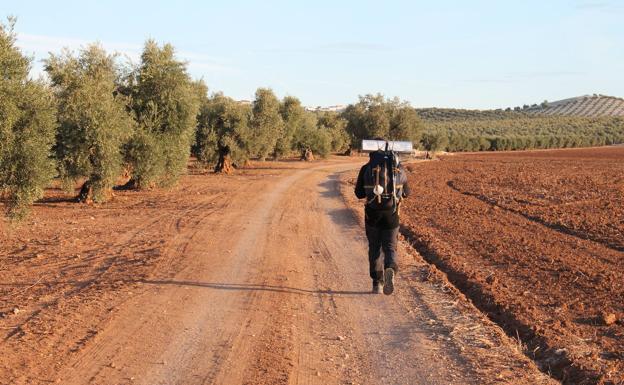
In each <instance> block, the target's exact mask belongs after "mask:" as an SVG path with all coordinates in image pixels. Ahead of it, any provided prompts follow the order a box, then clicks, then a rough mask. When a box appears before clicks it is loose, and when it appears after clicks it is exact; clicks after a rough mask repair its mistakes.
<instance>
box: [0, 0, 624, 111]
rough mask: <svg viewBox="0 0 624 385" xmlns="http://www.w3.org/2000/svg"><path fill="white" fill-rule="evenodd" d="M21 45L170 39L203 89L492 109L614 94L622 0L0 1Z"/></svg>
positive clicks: (621, 68)
mask: <svg viewBox="0 0 624 385" xmlns="http://www.w3.org/2000/svg"><path fill="white" fill-rule="evenodd" d="M0 15H2V16H8V15H15V16H17V17H18V24H17V32H18V34H19V41H18V44H19V45H20V46H21V47H22V48H23V49H24V51H26V52H28V53H29V54H31V55H34V57H35V59H36V62H35V65H34V69H33V72H34V73H35V74H36V73H37V72H40V71H41V64H40V60H41V59H42V58H45V57H46V56H47V52H48V51H53V52H58V51H59V50H60V49H61V47H63V46H68V47H70V48H78V47H80V46H81V45H84V44H86V43H89V42H92V41H96V40H97V41H100V42H101V43H102V44H103V45H104V46H105V47H106V48H107V49H109V50H116V51H119V52H121V53H124V54H127V55H128V56H129V57H130V58H134V59H135V60H136V58H137V56H138V54H139V52H140V50H141V46H142V44H143V42H144V40H145V39H146V38H148V37H153V38H155V39H156V40H158V41H161V42H170V43H172V44H173V45H174V46H175V47H176V48H177V50H178V52H179V56H180V57H181V58H184V59H185V60H188V61H189V71H190V73H191V74H192V75H193V76H194V77H196V78H199V77H203V78H204V79H205V81H206V82H207V84H208V86H209V87H210V89H211V90H212V91H218V90H221V91H223V92H224V93H225V94H226V95H229V96H232V97H234V98H236V99H251V98H252V97H253V93H254V91H255V89H256V88H257V87H261V86H262V87H271V88H273V89H274V91H275V92H276V93H277V94H278V96H284V95H294V96H297V97H299V98H300V99H301V100H302V102H303V103H304V104H305V105H309V106H316V105H323V106H327V105H333V104H346V103H350V102H353V101H355V100H356V99H357V96H358V95H359V94H365V93H374V92H382V93H383V94H385V95H386V96H398V97H400V98H402V99H405V100H408V101H410V102H411V103H412V105H414V106H416V107H429V106H437V107H464V108H496V107H507V106H516V105H521V104H524V103H529V104H531V103H539V102H541V101H542V100H544V99H548V100H551V101H553V100H557V99H561V98H566V97H571V96H578V95H582V94H588V93H602V94H606V95H614V96H624V0H617V1H615V0H612V1H609V0H604V1H589V0H588V1H585V0H579V1H575V0H568V1H560V0H553V1H548V0H541V1H534V0H528V1H513V2H512V1H506V0H500V1H448V0H447V1H385V2H382V1H367V0H357V1H355V0H354V1H338V0H335V1H294V0H293V1H272V0H266V1H225V0H221V1H218V2H217V1H183V0H179V1H177V3H176V2H173V1H134V0H125V1H89V0H80V1H3V2H2V3H0Z"/></svg>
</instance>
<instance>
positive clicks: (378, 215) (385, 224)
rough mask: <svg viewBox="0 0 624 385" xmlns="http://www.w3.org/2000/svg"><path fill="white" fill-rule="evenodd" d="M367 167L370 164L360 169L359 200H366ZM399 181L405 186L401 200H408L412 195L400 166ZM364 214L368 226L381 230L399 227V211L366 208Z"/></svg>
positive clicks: (356, 191) (357, 192)
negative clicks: (365, 181)
mask: <svg viewBox="0 0 624 385" xmlns="http://www.w3.org/2000/svg"><path fill="white" fill-rule="evenodd" d="M366 166H368V163H367V164H365V165H364V166H362V168H361V169H360V173H359V174H358V178H357V182H356V183H355V196H356V197H358V199H364V198H366V190H365V189H364V170H365V169H366ZM399 179H400V180H401V181H402V184H403V196H402V197H401V198H407V197H408V196H409V194H410V188H409V185H408V183H407V174H406V173H405V171H404V170H403V168H402V167H401V166H400V165H399ZM364 214H365V217H366V225H367V226H372V227H377V228H381V229H394V228H397V227H399V210H394V209H390V210H375V209H371V208H369V207H368V206H364Z"/></svg>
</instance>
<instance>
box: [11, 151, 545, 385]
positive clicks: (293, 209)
mask: <svg viewBox="0 0 624 385" xmlns="http://www.w3.org/2000/svg"><path fill="white" fill-rule="evenodd" d="M360 163H361V162H360ZM358 165H359V164H358V163H354V162H353V161H352V160H351V161H344V160H333V161H327V162H321V163H315V164H314V166H313V167H311V168H310V167H304V166H303V165H301V164H299V163H274V164H272V165H269V166H267V167H257V168H255V169H254V170H250V171H248V172H245V173H243V174H239V175H237V176H233V177H229V179H227V178H228V177H217V176H211V175H205V176H203V175H200V176H189V177H187V178H185V180H183V181H182V187H181V188H180V190H178V191H173V192H171V193H169V195H167V196H165V197H162V196H156V195H154V196H151V197H147V198H139V197H137V195H131V194H130V193H129V194H128V195H127V196H126V195H121V197H119V198H118V201H119V200H121V201H122V202H126V203H127V204H125V205H121V204H118V206H115V205H112V206H110V207H109V209H110V210H113V209H114V210H118V211H117V212H116V215H110V216H105V215H104V214H103V213H102V212H103V210H105V209H104V208H94V209H89V210H93V211H89V212H88V214H86V215H87V216H88V215H90V214H91V213H94V214H93V215H94V216H96V217H95V219H96V220H98V219H101V220H102V223H104V224H105V226H106V229H104V230H102V232H103V233H102V234H99V235H97V234H95V233H93V232H91V233H89V232H88V231H87V232H86V233H82V232H75V233H74V236H75V237H76V238H78V239H79V240H80V238H81V237H83V238H85V239H91V242H92V243H93V244H97V245H99V247H92V248H89V247H88V245H86V243H89V242H83V243H84V244H83V243H80V242H78V245H74V247H76V248H77V249H80V248H81V247H82V249H84V250H90V251H88V252H87V251H83V253H86V254H87V257H86V259H87V260H89V258H92V261H91V262H88V261H87V262H84V261H83V262H81V263H80V264H78V263H76V262H72V261H73V260H71V261H70V260H69V259H68V261H69V262H58V263H59V264H60V263H64V265H63V269H62V270H63V271H68V273H67V275H70V276H71V275H72V274H74V276H73V277H71V278H67V277H65V278H64V279H56V280H49V279H43V280H41V279H40V280H39V281H36V279H35V277H36V274H35V275H33V274H32V272H31V273H29V272H28V269H30V270H33V269H36V268H37V266H39V267H41V266H48V264H42V263H38V264H37V263H35V262H30V261H31V260H30V259H28V258H26V257H25V255H26V254H27V253H29V252H30V253H38V254H39V256H38V257H36V258H35V257H33V258H35V260H37V259H45V258H46V256H45V255H43V256H42V255H41V254H42V253H46V252H47V253H50V252H52V251H50V250H56V249H55V247H57V248H60V247H65V248H67V246H62V245H61V246H59V245H56V244H55V245H56V246H54V245H50V246H48V247H46V245H45V241H43V240H42V241H41V242H43V243H40V244H39V245H40V246H41V247H40V249H41V251H36V250H35V251H33V250H30V249H28V248H26V249H25V250H27V251H24V250H23V249H22V250H20V249H19V246H18V244H19V242H20V241H22V240H23V239H24V238H25V237H28V239H29V241H30V242H31V243H32V242H33V240H35V238H37V231H36V230H32V229H22V230H20V231H17V232H14V233H10V234H9V235H8V236H7V238H6V239H7V240H8V243H7V244H11V245H12V246H11V247H9V246H7V247H6V248H3V249H0V252H2V253H3V254H0V255H2V258H3V259H2V261H3V264H2V269H1V270H0V278H4V279H5V281H4V282H8V284H6V286H5V287H4V288H3V292H2V295H3V302H2V304H3V306H4V307H5V308H7V309H9V310H10V308H11V307H13V306H17V304H16V303H14V302H15V301H22V302H20V305H19V306H20V308H21V309H22V310H21V311H20V312H19V314H17V313H15V314H13V313H11V312H10V311H8V310H7V312H6V314H5V316H4V317H3V318H0V326H2V332H4V337H3V339H2V345H0V352H1V353H2V356H3V358H2V359H1V361H0V363H1V364H2V366H1V369H0V370H1V373H0V374H1V375H0V383H6V384H9V383H10V384H38V383H41V384H43V383H50V382H52V383H54V382H56V383H61V384H68V385H71V384H150V385H152V384H167V385H169V384H185V385H192V384H306V385H308V384H488V383H509V384H539V383H544V384H546V383H554V382H553V381H552V380H550V379H549V378H547V377H546V376H545V375H543V374H542V373H540V372H539V371H538V370H537V369H536V368H535V366H534V365H533V364H532V363H531V362H530V361H529V360H528V359H527V358H525V356H523V355H522V354H521V353H520V350H519V349H518V347H517V346H516V345H514V343H513V341H511V340H510V339H509V338H507V337H506V336H505V335H504V334H503V333H502V332H501V331H500V330H499V329H498V328H497V327H495V326H494V325H492V324H491V323H490V322H489V321H488V320H487V319H485V318H484V317H483V316H482V315H481V314H480V313H479V312H478V311H477V310H475V309H474V307H472V305H470V304H469V303H468V301H466V300H465V298H464V297H463V296H462V295H461V294H458V293H457V292H456V291H455V290H453V288H452V287H449V285H448V283H446V282H445V281H444V279H443V278H440V277H439V276H438V274H437V273H436V272H435V271H433V270H432V269H431V268H430V267H429V266H428V265H427V264H425V263H424V262H423V261H422V260H421V259H420V257H419V256H418V255H416V254H414V251H412V250H409V247H407V246H406V245H405V244H404V243H402V244H401V259H400V261H401V265H402V271H401V274H400V276H399V281H398V283H397V291H396V292H395V294H394V295H392V296H383V295H371V294H369V291H370V289H371V287H370V280H369V278H368V271H367V270H368V267H367V261H366V248H365V239H364V236H363V231H362V227H361V218H360V217H359V216H358V211H354V210H353V206H354V202H353V201H350V200H349V199H346V200H345V198H344V195H343V192H345V191H347V190H348V189H349V186H348V185H346V184H343V183H342V182H341V179H340V175H341V174H340V173H341V172H343V171H347V170H352V169H353V168H355V167H357V166H358ZM224 181H227V183H223V182H224ZM343 190H344V191H343ZM347 192H348V191H347ZM134 194H137V193H134ZM172 196H175V197H177V198H175V199H174V198H172ZM167 197H168V198H167ZM124 199H126V200H124ZM141 199H143V200H141ZM176 199H180V203H179V205H177V204H176V202H178V201H176ZM135 201H136V202H135ZM137 202H138V203H137ZM163 202H164V203H163ZM152 203H153V205H152ZM70 205H71V204H69V203H66V204H63V203H60V204H58V205H57V207H52V208H49V207H39V208H37V210H39V211H38V212H37V213H36V218H37V220H40V221H44V222H45V221H46V220H47V221H52V220H53V219H50V216H48V217H47V218H48V219H45V218H43V217H44V215H43V214H44V213H48V214H49V212H48V211H46V210H55V209H56V210H70V211H71V210H77V209H75V208H73V207H72V206H70ZM147 208H153V210H147ZM75 218H78V219H77V222H78V225H77V226H78V227H79V228H82V225H81V223H82V222H84V221H86V222H85V223H88V221H89V219H81V218H82V217H78V216H75ZM87 218H88V217H87ZM91 218H94V217H91ZM137 218H140V220H139V219H137ZM59 220H60V219H59ZM92 220H93V219H92ZM128 223H130V224H131V225H128ZM54 226H55V225H54V224H51V223H49V224H48V227H46V230H45V231H43V234H47V233H46V231H50V232H52V233H54V230H50V229H49V227H54ZM40 233H41V231H40ZM94 234H95V235H94ZM70 235H71V232H70V233H68V234H65V235H62V236H61V237H65V236H70ZM107 237H108V238H110V237H113V238H114V239H113V240H107V241H106V242H104V241H102V239H104V238H107ZM150 242H151V243H152V244H149V243H150ZM74 243H75V242H74ZM96 249H97V250H99V251H94V250H96ZM139 251H140V252H139ZM5 253H6V254H5ZM9 253H11V254H10V255H9ZM106 253H110V254H108V255H107V256H106V258H105V259H104V260H99V259H96V257H95V254H97V255H98V257H97V258H104V257H102V256H101V254H106ZM60 254H62V253H61V252H59V255H60ZM28 255H30V254H28ZM20 256H24V258H21V257H20ZM89 256H92V257H89ZM18 257H20V258H18ZM83 259H85V258H83ZM24 261H27V262H24ZM128 261H131V262H132V263H129V262H128ZM9 264H12V265H13V275H11V276H10V279H9V278H7V277H9V274H10V273H9V271H10V269H11V266H9ZM72 264H73V265H72ZM74 265H77V266H81V268H80V269H78V268H71V266H74ZM146 266H147V267H146ZM91 267H93V268H91ZM45 268H47V269H52V270H47V271H56V270H55V269H57V268H58V267H57V268H50V267H49V266H48V267H45ZM42 274H43V273H42ZM46 274H48V273H46ZM44 276H46V277H47V275H45V274H44ZM28 279H29V280H28ZM60 281H62V283H61V282H60ZM37 290H39V291H41V292H38V291H37ZM44 292H45V301H44V300H43V299H42V298H44V294H43V293H44ZM28 298H30V299H28ZM11 301H13V302H11ZM44 305H45V306H44ZM68 309H70V310H68ZM43 329H45V330H44V331H45V332H43V331H42V330H43Z"/></svg>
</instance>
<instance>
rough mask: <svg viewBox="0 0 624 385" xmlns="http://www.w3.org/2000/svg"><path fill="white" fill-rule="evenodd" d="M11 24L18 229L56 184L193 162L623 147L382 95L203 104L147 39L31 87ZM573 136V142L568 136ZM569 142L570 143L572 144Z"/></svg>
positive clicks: (10, 168)
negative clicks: (347, 100) (316, 105)
mask: <svg viewBox="0 0 624 385" xmlns="http://www.w3.org/2000/svg"><path fill="white" fill-rule="evenodd" d="M14 25H15V20H14V19H9V22H8V23H7V24H3V23H0V71H1V74H0V198H2V200H3V201H4V202H5V207H6V214H7V216H8V217H9V218H11V219H16V220H19V219H22V218H24V217H25V216H27V214H28V213H29V210H30V206H31V205H32V203H33V202H34V201H36V200H37V199H40V198H41V197H42V196H43V192H44V189H45V187H47V186H48V185H49V184H50V182H51V181H52V180H53V179H54V178H58V179H59V180H60V181H61V183H62V186H63V187H64V188H65V189H66V190H67V191H68V192H73V191H75V189H76V187H77V186H78V187H79V193H78V194H77V200H78V201H94V202H105V201H107V200H108V199H110V197H111V195H112V190H113V187H116V186H117V184H118V183H120V181H123V182H121V183H123V186H117V187H119V188H127V189H147V188H155V187H167V186H172V185H174V184H175V183H176V182H177V181H178V180H179V178H180V176H181V175H182V174H184V173H185V171H186V168H187V165H188V160H189V157H190V156H191V155H193V156H195V157H196V158H197V160H198V161H199V162H200V163H202V164H203V165H205V166H206V167H213V168H214V170H215V171H216V172H228V171H229V170H231V169H232V168H233V167H242V166H244V165H245V164H246V163H247V162H248V161H249V160H251V159H257V160H266V159H273V160H277V159H283V158H288V157H293V156H297V157H299V156H301V155H303V154H308V153H309V152H311V153H313V154H316V155H317V156H321V157H325V156H327V155H328V154H330V153H350V151H351V149H354V148H358V147H359V145H360V141H361V140H362V139H366V138H375V137H382V138H386V139H389V140H410V141H413V142H414V143H415V145H416V147H420V148H422V149H425V150H428V151H438V150H446V151H481V150H515V149H525V148H552V147H569V146H582V145H596V144H611V143H621V142H624V136H623V133H624V128H623V125H624V123H623V121H622V120H617V119H616V120H601V119H594V120H583V119H576V118H566V119H557V118H535V117H521V118H519V117H517V116H511V115H510V114H514V113H513V112H512V113H508V112H506V114H507V115H506V116H504V117H502V118H499V117H498V116H497V117H496V118H495V119H494V118H491V117H490V118H487V119H484V118H483V117H482V116H481V118H480V119H476V118H469V119H466V118H460V119H456V118H454V119H437V118H436V117H435V113H433V114H423V113H422V110H416V109H414V108H412V107H411V106H410V105H409V103H407V102H405V101H402V100H400V99H398V98H386V97H384V96H383V95H382V94H374V95H373V94H369V95H364V96H360V97H359V99H358V101H357V102H355V103H352V104H350V105H348V106H347V108H346V109H345V110H344V111H342V112H340V113H337V112H317V111H309V110H307V109H305V108H304V107H303V106H302V104H301V102H300V100H299V99H297V98H296V97H294V96H286V97H284V98H282V99H279V98H278V97H277V96H276V95H275V94H274V93H273V91H272V90H271V89H269V88H259V89H258V90H257V91H256V93H255V99H254V100H253V102H252V103H251V104H245V103H241V102H238V101H236V100H234V99H232V98H230V97H228V96H225V95H223V94H222V93H218V92H217V93H209V92H208V86H207V85H206V84H205V83H204V82H203V81H202V80H194V79H192V78H191V77H190V75H189V73H188V71H187V66H186V63H185V62H183V61H181V60H179V59H178V58H177V57H176V55H175V49H174V47H173V46H172V45H170V44H158V43H157V42H155V41H154V40H147V41H146V43H145V45H144V47H143V51H142V53H141V56H140V61H139V63H138V64H130V63H121V62H120V60H119V57H118V55H116V54H110V53H107V52H106V51H105V50H104V49H103V48H102V47H101V46H100V45H98V44H91V45H88V46H86V47H84V48H82V49H80V50H79V51H77V52H72V51H69V50H67V49H65V50H63V51H62V52H61V53H58V54H55V53H51V54H50V55H49V57H48V58H47V59H45V61H44V64H45V66H44V67H45V72H46V74H47V77H48V78H47V79H46V80H43V79H38V80H33V79H31V78H30V77H29V72H30V68H31V60H32V59H30V58H28V57H27V56H25V55H24V54H23V53H22V52H21V51H20V50H19V49H18V48H17V47H16V45H15V42H16V36H15V32H14ZM572 131H574V132H572ZM575 135H576V136H575Z"/></svg>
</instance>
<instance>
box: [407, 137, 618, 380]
mask: <svg viewBox="0 0 624 385" xmlns="http://www.w3.org/2000/svg"><path fill="white" fill-rule="evenodd" d="M408 169H409V170H410V185H411V186H412V190H413V198H412V199H410V200H408V201H406V203H405V205H404V207H403V208H402V210H403V213H402V216H403V219H404V226H403V228H402V231H403V233H404V234H405V235H406V236H407V237H408V239H409V240H410V241H411V242H412V243H413V244H414V246H415V247H416V248H417V249H418V250H419V251H420V253H421V254H422V255H423V256H424V257H425V258H426V259H427V260H428V261H429V262H431V263H433V264H435V265H436V266H438V267H439V268H440V269H441V270H443V271H445V272H446V273H447V275H448V277H449V279H450V280H451V281H452V282H453V283H454V284H455V285H456V286H457V287H459V288H460V289H461V290H462V291H463V292H464V293H466V294H467V295H468V296H469V297H470V298H471V299H472V300H473V302H474V303H475V304H476V305H477V306H478V307H479V308H481V310H483V311H485V312H486V313H487V314H488V315H489V316H490V318H491V319H493V320H495V321H496V322H497V323H499V324H500V325H502V326H503V328H504V329H505V330H506V332H507V333H508V334H509V335H511V336H515V337H517V338H519V339H520V340H522V341H523V343H524V345H525V350H526V353H527V354H528V355H529V356H531V357H532V358H534V359H535V360H536V362H537V363H538V365H540V366H541V368H542V370H544V371H546V372H550V373H552V374H554V375H555V376H556V377H558V378H559V379H561V380H562V381H563V382H564V383H570V384H572V383H574V384H577V383H605V384H620V383H624V319H623V315H624V147H610V148H600V149H578V150H558V151H531V152H516V153H498V154H497V153H489V154H468V155H457V156H447V157H443V158H441V160H440V161H432V162H424V163H417V164H412V165H409V166H408Z"/></svg>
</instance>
